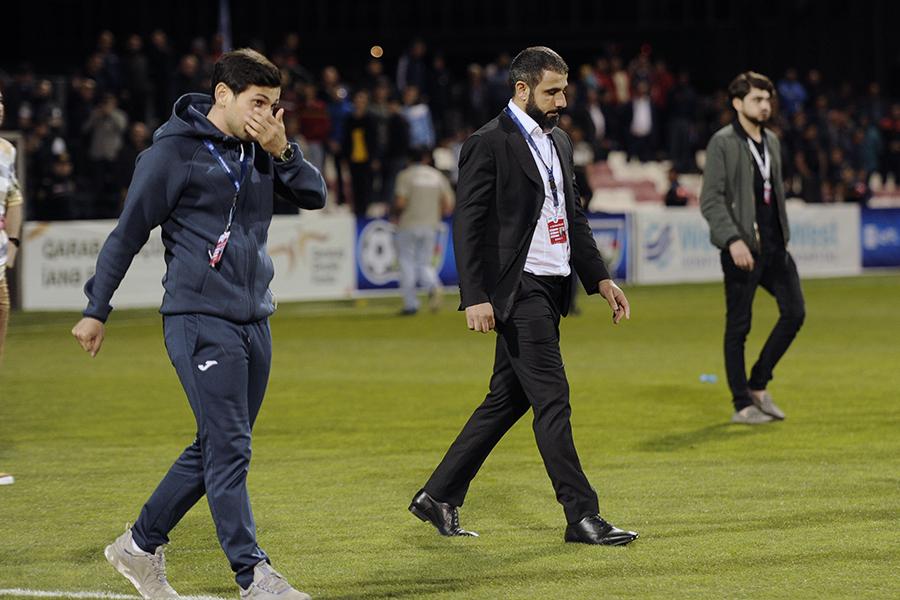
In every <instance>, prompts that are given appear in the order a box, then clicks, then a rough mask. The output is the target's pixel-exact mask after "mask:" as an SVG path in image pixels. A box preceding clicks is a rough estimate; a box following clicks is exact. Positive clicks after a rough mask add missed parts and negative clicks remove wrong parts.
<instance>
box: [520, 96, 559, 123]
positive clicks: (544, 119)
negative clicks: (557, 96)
mask: <svg viewBox="0 0 900 600" xmlns="http://www.w3.org/2000/svg"><path fill="white" fill-rule="evenodd" d="M525 114H526V115H528V116H529V117H531V118H532V119H534V122H535V123H537V124H538V127H540V128H541V131H550V130H551V129H553V128H554V127H556V124H557V123H559V111H553V112H546V113H545V112H543V111H542V110H541V109H539V108H538V107H537V104H535V102H534V98H533V97H532V96H531V95H529V96H528V101H527V102H525Z"/></svg>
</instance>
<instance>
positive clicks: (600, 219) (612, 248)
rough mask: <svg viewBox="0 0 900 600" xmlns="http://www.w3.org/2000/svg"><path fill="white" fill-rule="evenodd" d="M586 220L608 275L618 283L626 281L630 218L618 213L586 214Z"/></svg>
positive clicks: (628, 271)
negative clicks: (618, 281)
mask: <svg viewBox="0 0 900 600" xmlns="http://www.w3.org/2000/svg"><path fill="white" fill-rule="evenodd" d="M587 218H588V224H589V225H590V226H591V231H592V232H593V234H594V241H596V242H597V248H599V249H600V256H602V257H603V260H604V261H605V262H606V267H607V268H608V269H609V273H610V275H612V276H613V279H618V280H620V281H624V280H628V279H629V278H630V276H631V272H630V269H629V267H628V263H629V253H628V244H629V233H628V232H629V229H630V226H631V221H630V219H631V217H630V216H629V215H626V214H619V213H588V215H587Z"/></svg>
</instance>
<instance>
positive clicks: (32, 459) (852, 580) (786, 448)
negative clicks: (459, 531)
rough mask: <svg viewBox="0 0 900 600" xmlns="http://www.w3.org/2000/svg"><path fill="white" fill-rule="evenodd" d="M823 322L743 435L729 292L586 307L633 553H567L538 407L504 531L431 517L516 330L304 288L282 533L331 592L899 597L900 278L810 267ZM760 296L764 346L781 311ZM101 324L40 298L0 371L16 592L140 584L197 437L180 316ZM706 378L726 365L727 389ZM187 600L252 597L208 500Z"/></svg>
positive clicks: (261, 465)
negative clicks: (327, 299) (313, 294)
mask: <svg viewBox="0 0 900 600" xmlns="http://www.w3.org/2000/svg"><path fill="white" fill-rule="evenodd" d="M804 290H805V293H806V299H807V321H806V324H805V326H804V329H803V330H802V331H801V332H800V335H799V336H798V338H797V340H796V341H795V343H794V345H793V347H792V348H791V349H790V351H789V352H788V354H787V355H786V357H785V359H784V360H783V361H782V363H781V364H780V365H779V368H778V369H777V371H776V379H775V380H774V381H773V382H772V384H771V386H770V388H769V389H770V391H771V392H772V394H773V396H774V397H775V399H776V401H777V402H778V403H779V404H780V405H781V407H782V408H783V409H784V410H785V411H786V412H787V415H788V418H787V420H786V421H784V422H783V423H775V424H771V425H766V426H760V427H757V428H748V427H741V426H734V425H729V424H728V419H729V418H730V416H731V410H730V401H729V400H730V399H729V394H728V392H727V386H726V383H725V377H724V368H723V365H722V350H721V346H722V331H723V314H724V299H723V294H722V288H721V284H709V285H679V286H663V287H633V288H626V292H627V293H628V295H629V298H630V300H631V304H632V309H633V314H632V320H631V321H629V322H625V323H623V324H621V325H619V326H616V327H613V326H612V325H611V323H610V319H609V309H608V307H606V306H605V305H604V304H602V302H601V301H599V300H598V298H597V297H593V298H590V299H587V298H585V297H584V296H581V297H580V298H579V300H580V304H581V306H582V307H583V309H584V310H583V313H582V314H581V315H580V316H577V317H572V318H569V319H566V320H564V322H563V325H562V346H563V355H564V358H565V361H566V369H567V372H568V376H569V380H570V383H571V389H572V405H573V426H574V432H575V439H576V443H577V445H578V449H579V452H580V456H581V460H582V463H583V465H584V467H585V470H586V472H587V474H588V476H589V477H590V479H591V481H592V483H593V485H594V487H595V488H596V489H597V490H598V493H599V495H600V500H601V511H602V514H603V515H604V516H606V517H607V518H608V519H609V520H610V521H612V522H613V523H615V524H617V525H620V526H622V527H627V528H632V529H635V530H637V531H639V532H640V534H641V538H640V539H639V540H638V541H637V542H635V543H634V544H632V545H631V546H629V547H627V548H603V547H588V546H582V545H573V544H564V543H563V542H562V536H563V528H564V525H565V523H564V519H563V514H562V510H561V508H560V506H559V505H558V504H557V503H556V502H555V500H554V497H553V491H552V488H551V486H550V482H549V480H548V478H547V476H546V473H545V472H544V469H543V465H542V464H541V461H540V457H539V455H538V452H537V449H536V447H535V444H534V439H533V437H532V432H531V428H530V416H526V417H525V418H523V420H522V422H520V423H519V424H518V425H517V426H516V427H515V428H514V429H513V430H512V431H511V432H510V433H509V434H508V435H507V436H506V438H504V440H503V441H502V442H501V443H500V444H499V445H498V447H497V448H496V450H495V451H494V453H493V454H492V455H491V457H490V458H489V459H488V461H487V463H486V464H485V466H484V468H483V469H482V471H481V473H480V474H479V476H478V477H477V478H476V479H475V481H474V483H473V485H472V487H471V490H470V493H469V497H468V499H467V502H466V505H465V506H464V507H463V509H462V511H461V517H462V524H463V526H464V527H467V528H470V529H474V530H475V531H478V532H479V533H480V534H481V536H482V537H480V538H477V539H472V538H462V539H444V538H441V537H439V536H438V535H437V534H436V532H435V531H434V530H433V529H431V528H430V527H429V526H426V525H425V524H423V523H421V522H419V521H418V520H416V519H415V518H414V517H413V516H412V515H410V514H409V513H408V512H407V510H406V507H407V505H408V502H409V500H410V498H411V497H412V495H413V493H414V492H415V491H416V490H417V489H418V488H419V487H420V485H421V484H422V483H423V481H424V480H425V479H426V477H427V476H428V474H429V473H430V471H431V469H432V468H433V467H434V466H435V465H436V464H437V461H438V460H439V459H440V458H441V456H442V454H443V452H444V450H446V448H447V446H448V445H449V444H450V442H451V441H452V440H453V438H454V436H455V435H456V434H457V432H458V431H459V429H460V427H461V426H462V424H463V423H464V422H465V420H466V419H467V418H468V416H469V414H470V413H471V411H472V409H473V408H474V407H475V406H476V405H477V404H478V403H479V402H480V401H481V399H482V398H483V396H484V393H485V391H486V389H487V382H488V378H489V375H490V371H491V360H492V356H493V344H494V339H493V335H480V334H475V333H471V332H468V331H467V330H466V328H465V322H464V318H463V317H462V315H461V314H459V313H457V312H455V311H454V310H453V308H455V304H454V301H455V298H451V297H450V296H448V297H447V298H446V299H445V310H444V311H443V312H441V313H439V314H437V315H431V314H420V315H419V316H416V317H412V318H407V319H400V318H396V317H395V316H394V313H395V311H396V310H398V309H399V301H398V300H396V299H378V300H370V301H368V302H365V303H355V304H354V303H351V302H346V303H312V304H285V305H282V306H281V308H280V309H279V311H278V312H277V313H276V315H275V316H274V317H273V319H272V329H273V334H274V364H273V369H272V376H271V380H270V385H269V392H268V395H267V398H266V401H265V403H264V404H263V408H262V413H261V415H260V418H259V421H258V423H257V426H256V429H255V432H254V439H253V462H252V467H251V470H250V479H249V486H250V493H251V497H252V501H253V507H254V511H255V515H256V519H257V524H258V530H259V531H258V533H259V539H260V543H261V545H262V547H263V548H265V549H266V550H267V552H268V553H269V554H270V555H271V557H272V560H273V564H274V565H275V567H276V568H278V569H279V570H280V571H282V572H283V573H284V574H285V575H286V576H287V577H288V578H289V580H291V581H292V582H294V583H295V584H296V585H297V587H298V588H300V589H303V590H305V591H308V592H309V593H311V594H312V595H313V597H314V598H317V599H321V600H325V599H331V600H338V599H342V600H344V599H346V600H350V599H357V598H359V599H363V598H372V599H387V598H404V599H405V598H410V599H412V598H421V599H429V600H431V599H433V600H438V599H459V598H472V599H486V600H492V599H506V598H509V599H513V598H515V599H520V598H554V599H564V600H565V599H593V598H641V599H644V598H659V599H667V600H668V599H671V598H898V597H900V575H898V573H900V403H898V393H900V302H898V301H900V277H898V275H897V273H896V272H893V273H888V274H881V275H870V276H865V277H860V278H849V279H831V280H807V281H805V282H804ZM775 316H776V310H775V306H774V302H773V301H772V300H771V298H770V297H768V296H767V295H766V294H765V293H764V292H763V291H760V293H759V295H758V297H757V302H756V305H755V319H754V328H753V332H752V334H751V337H750V339H749V340H748V357H753V356H755V353H756V352H757V351H758V350H759V348H760V346H761V345H762V342H763V340H764V336H765V335H766V334H767V333H768V331H769V329H770V327H771V325H772V324H773V323H774V320H775ZM75 319H76V315H75V314H71V313H67V314H48V313H45V314H33V313H32V314H22V313H17V314H14V315H13V318H12V322H11V324H10V333H9V338H8V340H7V355H6V357H5V364H4V365H3V367H2V371H0V471H8V472H11V473H13V474H14V475H15V476H16V483H15V484H14V485H12V486H4V487H0V565H2V567H3V568H2V569H0V589H8V588H29V589H35V590H66V591H73V592H74V591H105V592H111V593H118V594H133V593H134V590H133V589H132V588H131V587H130V585H129V584H128V583H127V582H126V581H125V580H124V579H122V578H121V577H120V576H119V575H118V574H117V573H115V572H114V571H113V570H112V569H111V568H110V567H109V565H108V564H107V563H106V561H105V560H104V559H103V555H102V550H103V547H104V546H105V545H106V544H107V543H108V542H109V541H111V540H112V539H113V538H114V537H116V536H117V535H118V534H119V533H121V531H122V528H123V526H124V525H125V523H126V522H127V521H131V520H133V519H134V518H135V516H136V515H137V512H138V511H139V509H140V507H141V505H142V503H143V501H144V500H145V499H146V498H147V496H148V495H149V494H150V492H151V491H152V490H153V488H154V486H155V485H156V483H157V482H158V481H159V479H160V478H161V477H162V475H163V473H164V472H165V470H166V469H167V468H168V466H169V465H170V464H171V462H172V460H174V459H175V457H176V456H177V455H178V454H179V452H180V451H181V449H182V448H183V447H184V446H186V445H187V444H188V443H190V441H191V439H192V436H193V432H194V425H193V417H192V415H191V413H190V410H189V408H188V405H187V401H186V400H185V398H184V395H183V392H182V390H181V387H180V386H179V384H178V381H177V379H176V376H175V372H174V370H173V369H172V367H171V365H170V364H169V361H168V358H167V357H166V354H165V348H164V346H163V340H162V333H161V319H160V317H159V315H158V314H156V313H155V312H154V311H149V310H144V311H125V310H122V311H116V312H114V313H113V315H112V318H111V319H110V322H109V324H108V327H107V339H106V343H105V345H104V347H103V349H102V351H101V352H100V354H99V355H98V357H97V358H96V359H94V360H91V359H90V358H89V357H88V356H87V355H86V354H85V353H84V352H82V351H81V350H80V348H78V347H77V344H76V342H75V341H74V340H73V339H72V338H71V336H70V335H69V330H70V328H71V326H72V325H73V324H74V321H75ZM701 373H715V374H717V375H718V382H717V383H714V384H709V383H701V382H700V379H699V376H700V374H701ZM167 559H168V564H169V579H170V581H171V582H172V584H173V585H174V586H175V587H176V589H178V590H179V592H181V593H182V594H195V595H197V594H205V595H217V596H227V597H235V598H236V597H237V588H236V587H235V585H234V583H233V579H232V576H231V573H230V570H229V569H228V565H227V562H226V560H225V558H224V555H223V554H222V552H221V550H220V549H219V547H218V544H217V541H216V538H215V534H214V531H213V526H212V521H211V518H210V515H209V509H208V506H207V505H206V503H205V502H201V503H200V504H198V506H197V507H195V509H194V510H193V511H191V512H190V513H189V514H188V515H187V517H186V518H185V519H184V521H183V522H182V523H181V524H180V525H179V527H178V528H176V530H175V531H174V532H173V534H172V544H171V545H170V547H169V548H168V550H167Z"/></svg>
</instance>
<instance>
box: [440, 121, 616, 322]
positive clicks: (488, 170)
mask: <svg viewBox="0 0 900 600" xmlns="http://www.w3.org/2000/svg"><path fill="white" fill-rule="evenodd" d="M551 137H552V139H553V142H554V144H555V145H556V151H557V152H558V153H559V159H560V161H559V162H560V165H561V166H562V170H563V179H564V182H563V184H564V185H563V187H564V190H565V202H566V216H567V219H568V235H569V245H570V248H571V259H570V265H571V266H572V271H573V272H574V273H576V274H577V275H578V277H579V278H580V279H581V283H582V285H583V286H584V289H585V290H586V291H587V293H588V294H596V293H597V292H598V291H599V290H598V286H597V283H598V282H599V281H601V280H603V279H609V272H608V271H607V269H606V265H604V264H603V259H602V258H600V253H599V251H598V250H597V245H596V244H595V243H594V236H593V234H592V233H591V228H590V226H589V225H588V222H587V218H586V217H585V215H584V210H583V209H582V207H581V203H580V202H578V201H577V199H578V194H577V193H576V189H575V179H574V176H573V169H574V165H573V163H572V142H571V140H570V139H569V136H568V135H566V134H565V132H563V131H562V130H560V129H559V128H555V129H553V131H552V132H551ZM456 193H457V204H456V211H455V213H454V219H453V243H454V246H455V253H456V269H457V271H458V272H459V289H460V296H461V300H462V302H461V304H460V310H464V309H465V308H466V307H468V306H472V305H474V304H480V303H482V302H490V303H491V304H492V305H493V307H494V315H495V317H496V318H497V319H498V320H500V321H503V320H505V319H506V318H507V317H508V316H509V313H510V310H512V306H513V303H514V302H515V299H516V298H515V296H516V292H517V290H518V289H519V282H520V281H521V279H522V273H523V272H524V268H525V259H526V258H527V256H528V248H529V246H530V244H531V238H532V236H533V235H534V228H535V226H536V225H537V223H538V219H539V218H540V214H541V207H542V206H543V203H544V183H543V180H542V179H541V175H540V172H539V171H538V169H537V165H536V164H535V162H534V158H533V157H532V154H531V150H530V149H529V147H528V142H526V141H525V138H524V137H523V136H522V133H521V131H519V129H518V128H517V127H516V125H515V123H513V121H512V119H510V118H509V117H508V116H507V115H506V114H505V113H500V115H499V116H498V117H496V118H495V119H493V120H492V121H490V122H489V123H488V124H487V125H485V126H484V127H482V128H481V129H479V130H478V131H476V132H475V133H474V134H472V136H471V137H469V139H468V140H466V142H465V144H464V145H463V148H462V152H461V154H460V158H459V184H458V186H457V192H456ZM567 312H568V294H567V295H566V301H565V304H564V306H563V307H562V314H563V315H565V314H566V313H567Z"/></svg>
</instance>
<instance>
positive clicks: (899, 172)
mask: <svg viewBox="0 0 900 600" xmlns="http://www.w3.org/2000/svg"><path fill="white" fill-rule="evenodd" d="M879 126H880V127H881V135H882V137H883V138H884V159H883V161H882V171H881V174H882V178H883V179H884V181H885V182H887V180H888V177H889V176H892V177H893V178H894V186H895V187H900V103H897V102H895V103H894V104H892V105H891V111H890V113H889V114H888V116H886V117H884V118H883V119H882V120H881V123H879Z"/></svg>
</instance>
